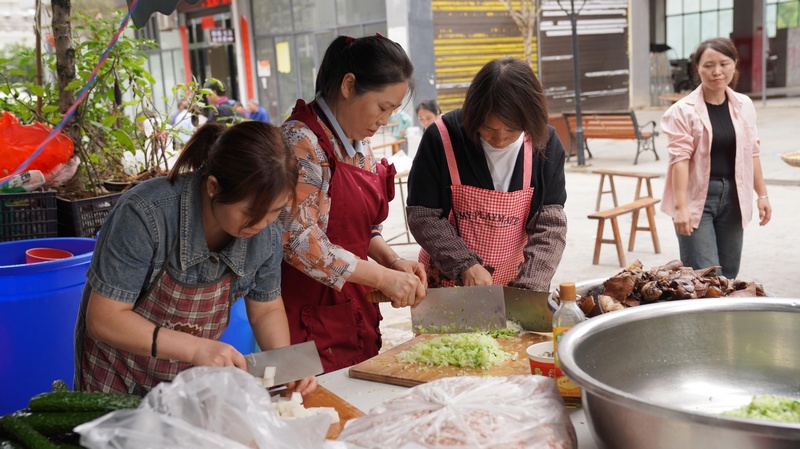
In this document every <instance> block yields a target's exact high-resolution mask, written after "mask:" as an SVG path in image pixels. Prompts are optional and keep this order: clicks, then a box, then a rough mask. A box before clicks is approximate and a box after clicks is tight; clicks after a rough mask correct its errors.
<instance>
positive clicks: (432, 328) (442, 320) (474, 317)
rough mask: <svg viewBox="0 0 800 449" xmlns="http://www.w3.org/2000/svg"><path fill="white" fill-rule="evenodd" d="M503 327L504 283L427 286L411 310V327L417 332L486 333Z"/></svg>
mask: <svg viewBox="0 0 800 449" xmlns="http://www.w3.org/2000/svg"><path fill="white" fill-rule="evenodd" d="M505 328H506V306H505V302H504V300H503V286H502V285H489V286H476V287H447V288H429V289H428V294H427V296H425V300H423V301H422V302H421V303H420V304H419V305H417V306H416V307H414V308H412V309H411V330H412V331H413V332H415V333H418V334H449V333H456V332H485V331H493V330H499V329H505Z"/></svg>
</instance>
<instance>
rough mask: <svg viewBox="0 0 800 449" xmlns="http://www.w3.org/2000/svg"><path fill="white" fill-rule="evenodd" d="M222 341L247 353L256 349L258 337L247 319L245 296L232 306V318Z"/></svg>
mask: <svg viewBox="0 0 800 449" xmlns="http://www.w3.org/2000/svg"><path fill="white" fill-rule="evenodd" d="M220 341H224V342H225V343H228V344H229V345H231V346H233V347H234V348H236V350H237V351H239V352H241V353H242V354H245V355H247V354H250V353H251V352H253V351H255V349H256V339H255V337H254V336H253V331H252V329H251V328H250V322H249V321H247V310H246V309H245V305H244V298H239V299H238V300H237V301H236V302H235V303H234V304H233V307H231V318H230V321H228V327H227V328H226V329H225V332H223V334H222V337H221V338H220Z"/></svg>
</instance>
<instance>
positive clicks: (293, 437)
mask: <svg viewBox="0 0 800 449" xmlns="http://www.w3.org/2000/svg"><path fill="white" fill-rule="evenodd" d="M329 427H330V418H329V417H328V416H327V415H316V416H312V417H309V418H303V419H297V420H294V421H284V420H282V419H281V418H280V416H278V413H277V412H276V411H275V409H274V407H273V406H272V401H271V398H270V395H269V393H268V392H267V391H266V390H265V389H264V387H262V386H261V383H260V382H259V381H258V379H256V378H255V377H253V376H251V375H250V374H248V373H247V372H245V371H242V370H240V369H238V368H232V367H229V368H211V367H194V368H190V369H188V370H186V371H183V372H181V373H180V374H178V376H176V377H175V380H173V381H172V382H164V383H161V384H159V385H157V386H156V387H155V388H153V390H151V391H150V392H149V393H148V394H147V396H145V397H144V400H143V401H142V405H141V406H140V407H139V408H138V409H136V410H118V411H116V412H112V413H109V414H108V415H105V416H103V417H101V418H99V419H96V420H94V421H91V422H89V423H86V424H83V425H80V426H78V427H77V428H76V429H75V431H76V432H78V433H79V434H81V445H83V446H84V447H87V448H94V449H100V448H125V449H138V448H141V449H145V448H156V447H169V448H187V449H189V448H199V447H203V448H206V447H209V448H215V447H220V448H222V447H230V448H243V447H248V448H274V449H302V448H309V449H310V448H320V447H322V446H321V445H322V444H323V442H324V440H325V434H326V433H327V431H328V428H329Z"/></svg>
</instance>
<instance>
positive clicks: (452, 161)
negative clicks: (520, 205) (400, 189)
mask: <svg viewBox="0 0 800 449" xmlns="http://www.w3.org/2000/svg"><path fill="white" fill-rule="evenodd" d="M435 123H436V127H437V128H439V134H440V135H441V136H442V145H444V155H445V157H446V158H447V168H448V169H449V170H450V184H452V185H454V186H455V185H461V176H460V175H459V174H458V166H457V165H456V156H455V153H454V152H453V143H452V142H451V141H450V133H449V132H448V131H447V126H446V125H445V124H444V120H442V117H441V116H439V118H437V119H436V122H435ZM523 147H524V151H525V154H524V157H523V164H522V165H523V167H522V188H523V189H527V188H528V187H530V186H531V179H532V178H533V144H532V143H531V139H530V138H529V137H528V135H527V134H526V135H525V140H524V144H523Z"/></svg>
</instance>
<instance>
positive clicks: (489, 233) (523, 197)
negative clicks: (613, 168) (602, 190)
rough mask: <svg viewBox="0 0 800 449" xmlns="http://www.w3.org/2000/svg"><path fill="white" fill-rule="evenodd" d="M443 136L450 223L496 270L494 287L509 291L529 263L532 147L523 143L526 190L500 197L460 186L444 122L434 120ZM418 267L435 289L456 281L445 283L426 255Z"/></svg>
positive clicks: (470, 247)
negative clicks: (504, 287)
mask: <svg viewBox="0 0 800 449" xmlns="http://www.w3.org/2000/svg"><path fill="white" fill-rule="evenodd" d="M436 126H437V127H438V128H439V134H441V136H442V144H444V152H445V156H446V157H447V167H448V168H449V170H450V183H451V184H452V185H451V187H450V189H451V193H452V197H453V207H452V209H451V210H450V215H449V217H448V221H450V224H451V225H453V227H454V228H455V229H456V232H457V233H458V235H459V237H461V239H462V240H463V241H464V243H466V245H467V248H469V249H470V250H471V251H473V252H475V254H477V255H478V256H479V257H480V258H481V259H483V266H484V267H486V268H487V269H489V268H493V269H494V272H493V273H492V283H494V284H495V285H508V283H509V282H511V281H513V280H514V279H515V278H516V277H517V273H518V272H519V266H520V264H521V263H522V262H523V261H524V260H525V257H524V254H523V250H524V248H525V245H526V244H527V242H528V233H527V232H526V229H525V228H526V226H527V218H528V213H529V212H530V208H531V199H532V198H533V187H530V185H531V176H532V172H533V168H532V160H533V147H532V145H531V141H530V139H528V138H527V137H526V138H525V144H524V151H525V154H524V159H523V166H524V167H523V176H522V185H523V186H524V187H523V189H522V190H517V191H516V192H498V191H496V190H488V189H481V188H479V187H473V186H468V185H463V184H461V176H460V175H459V173H458V166H457V165H456V158H455V154H454V153H453V144H452V143H451V142H450V134H449V133H448V131H447V127H446V126H445V124H444V121H443V120H442V118H441V117H440V118H439V119H437V120H436ZM419 261H420V263H422V264H423V265H424V266H425V269H426V270H427V272H428V278H429V279H430V280H431V282H429V284H430V286H431V287H452V286H453V285H455V281H453V280H450V279H447V278H446V277H445V276H444V275H442V273H441V272H439V269H438V268H436V266H435V265H432V264H431V258H430V255H429V254H428V253H427V252H425V250H424V249H422V250H420V252H419ZM489 271H490V272H492V270H489Z"/></svg>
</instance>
